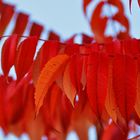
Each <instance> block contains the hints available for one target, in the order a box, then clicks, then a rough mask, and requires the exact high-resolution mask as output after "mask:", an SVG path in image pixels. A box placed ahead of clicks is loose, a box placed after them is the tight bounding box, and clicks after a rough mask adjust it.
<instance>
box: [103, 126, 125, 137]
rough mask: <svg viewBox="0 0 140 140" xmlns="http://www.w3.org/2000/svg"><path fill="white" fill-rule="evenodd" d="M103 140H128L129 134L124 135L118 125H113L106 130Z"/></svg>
mask: <svg viewBox="0 0 140 140" xmlns="http://www.w3.org/2000/svg"><path fill="white" fill-rule="evenodd" d="M101 140H127V132H126V133H123V132H122V131H121V129H120V128H119V127H118V126H116V124H114V123H111V124H110V125H109V126H107V128H105V130H104V132H103V135H102V138H101Z"/></svg>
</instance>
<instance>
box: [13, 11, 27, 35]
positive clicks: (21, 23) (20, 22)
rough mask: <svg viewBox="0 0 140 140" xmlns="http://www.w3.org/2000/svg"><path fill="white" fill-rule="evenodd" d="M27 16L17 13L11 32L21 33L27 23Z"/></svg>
mask: <svg viewBox="0 0 140 140" xmlns="http://www.w3.org/2000/svg"><path fill="white" fill-rule="evenodd" d="M28 18H29V16H28V15H26V14H24V13H19V14H18V16H17V19H16V23H15V27H14V29H13V32H12V34H18V35H22V34H23V33H24V31H25V29H26V26H27V24H28Z"/></svg>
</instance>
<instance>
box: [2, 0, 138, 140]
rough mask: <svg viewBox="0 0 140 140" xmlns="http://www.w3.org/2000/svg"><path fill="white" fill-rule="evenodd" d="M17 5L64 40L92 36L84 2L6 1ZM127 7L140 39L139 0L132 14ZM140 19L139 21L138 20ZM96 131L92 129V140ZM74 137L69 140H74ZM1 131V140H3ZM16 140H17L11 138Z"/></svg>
mask: <svg viewBox="0 0 140 140" xmlns="http://www.w3.org/2000/svg"><path fill="white" fill-rule="evenodd" d="M5 1H7V2H10V3H13V4H16V5H17V10H18V11H24V12H26V13H28V14H30V15H31V19H32V20H33V21H37V22H39V23H41V24H43V25H44V26H45V27H46V30H47V31H48V30H50V29H53V30H54V31H56V32H58V33H59V34H60V35H61V36H62V37H63V38H68V37H70V36H72V35H73V34H74V33H81V32H84V33H87V34H89V35H90V34H91V31H90V28H89V25H88V22H87V20H86V19H85V17H84V15H83V11H82V0H5ZM123 2H124V5H125V7H126V14H127V16H128V17H129V19H130V21H131V34H132V36H133V37H135V38H140V28H139V27H140V9H139V8H138V5H137V0H133V3H132V14H130V11H129V9H128V7H129V6H128V0H123ZM138 19H139V20H138ZM93 131H95V130H94V129H91V134H90V137H91V140H92V139H93V137H95V136H92V134H93ZM74 137H75V135H72V136H70V137H69V138H68V140H71V139H73V140H74ZM2 139H3V138H2V134H1V131H0V140H2ZM9 139H12V140H15V138H13V137H12V138H11V136H10V138H9ZM9 139H8V138H7V140H9Z"/></svg>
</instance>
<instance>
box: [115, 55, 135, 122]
mask: <svg viewBox="0 0 140 140" xmlns="http://www.w3.org/2000/svg"><path fill="white" fill-rule="evenodd" d="M118 66H119V67H118ZM113 77H114V79H113V81H114V82H113V85H114V92H115V98H116V103H117V106H118V108H119V111H120V113H121V115H122V116H123V117H124V118H125V120H126V122H127V121H129V119H130V118H131V116H132V115H133V113H134V105H135V100H136V81H137V78H136V77H137V72H136V63H135V61H134V59H133V58H132V57H130V56H127V55H125V56H122V55H117V56H116V58H115V59H114V66H113Z"/></svg>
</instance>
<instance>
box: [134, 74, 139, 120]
mask: <svg viewBox="0 0 140 140" xmlns="http://www.w3.org/2000/svg"><path fill="white" fill-rule="evenodd" d="M134 107H135V110H136V112H137V114H138V116H139V118H140V73H139V74H138V77H137V97H136V103H135V106H134Z"/></svg>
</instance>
